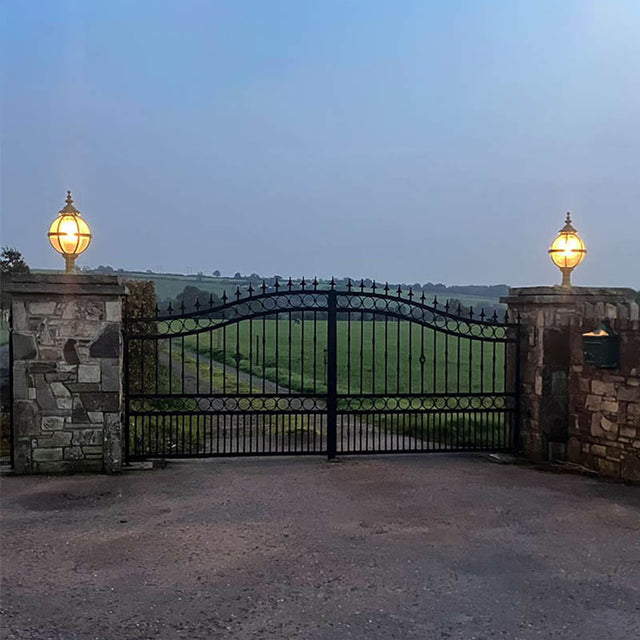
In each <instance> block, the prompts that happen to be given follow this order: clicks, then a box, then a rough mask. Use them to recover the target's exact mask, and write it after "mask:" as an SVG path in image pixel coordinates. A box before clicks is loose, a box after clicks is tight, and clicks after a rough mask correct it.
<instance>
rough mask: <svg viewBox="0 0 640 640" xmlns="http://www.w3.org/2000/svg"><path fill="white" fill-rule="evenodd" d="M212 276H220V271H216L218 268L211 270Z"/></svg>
mask: <svg viewBox="0 0 640 640" xmlns="http://www.w3.org/2000/svg"><path fill="white" fill-rule="evenodd" d="M213 277H214V278H219V277H220V271H218V269H216V270H215V271H214V272H213Z"/></svg>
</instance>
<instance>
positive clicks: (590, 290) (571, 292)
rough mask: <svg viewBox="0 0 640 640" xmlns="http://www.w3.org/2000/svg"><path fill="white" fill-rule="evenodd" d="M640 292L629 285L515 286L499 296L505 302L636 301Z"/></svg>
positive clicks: (571, 302)
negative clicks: (504, 294)
mask: <svg viewBox="0 0 640 640" xmlns="http://www.w3.org/2000/svg"><path fill="white" fill-rule="evenodd" d="M639 300H640V292H638V291H636V290H635V289H631V288H629V287H569V288H567V287H561V286H560V285H555V286H553V287H517V288H512V289H509V295H508V296H504V297H501V298H500V302H503V303H507V304H511V305H513V304H536V305H537V304H553V305H561V304H571V305H573V304H576V303H578V302H591V301H593V302H612V303H616V302H637V301H639Z"/></svg>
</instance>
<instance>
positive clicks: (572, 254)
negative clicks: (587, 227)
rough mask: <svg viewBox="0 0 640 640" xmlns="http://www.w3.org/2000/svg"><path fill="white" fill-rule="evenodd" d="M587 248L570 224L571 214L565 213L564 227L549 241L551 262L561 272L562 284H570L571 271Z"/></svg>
mask: <svg viewBox="0 0 640 640" xmlns="http://www.w3.org/2000/svg"><path fill="white" fill-rule="evenodd" d="M586 253H587V249H586V247H585V245H584V242H583V241H582V238H581V237H580V236H579V235H578V232H577V231H576V230H575V229H574V228H573V225H572V224H571V214H570V213H567V219H566V221H565V225H564V227H562V229H560V231H559V232H558V235H557V236H556V239H555V240H554V241H553V242H552V243H551V248H550V249H549V255H550V256H551V260H552V261H553V264H555V265H556V267H558V269H560V271H561V272H562V286H563V287H570V286H571V272H572V271H573V270H574V269H575V268H576V267H577V266H578V265H579V264H580V263H581V262H582V261H583V260H584V257H585V255H586Z"/></svg>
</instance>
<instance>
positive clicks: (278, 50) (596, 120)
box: [0, 0, 640, 288]
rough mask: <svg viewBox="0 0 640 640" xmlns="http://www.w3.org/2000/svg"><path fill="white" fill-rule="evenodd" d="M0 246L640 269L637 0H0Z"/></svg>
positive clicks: (613, 276)
mask: <svg viewBox="0 0 640 640" xmlns="http://www.w3.org/2000/svg"><path fill="white" fill-rule="evenodd" d="M2 11H3V14H4V15H3V18H2V31H1V33H0V40H1V41H2V45H1V46H2V52H1V53H2V60H3V62H2V65H3V68H2V74H3V75H2V98H1V99H2V167H1V170H2V174H1V175H2V184H1V186H2V191H1V206H2V228H1V231H2V244H3V245H7V244H8V245H14V246H16V247H17V248H18V249H19V250H21V251H22V252H23V254H24V255H25V257H26V259H27V261H28V262H29V263H30V264H31V265H32V266H36V267H48V268H56V267H59V268H62V267H63V262H62V259H61V258H59V257H58V256H57V255H56V254H55V253H54V251H53V249H51V247H50V246H49V244H48V241H47V238H46V231H47V227H48V225H49V223H50V222H51V220H52V219H53V218H54V217H55V215H56V213H57V211H58V210H59V209H60V207H61V206H62V205H63V202H64V197H65V190H66V189H71V190H72V191H73V195H74V198H75V200H76V205H77V206H78V208H79V209H80V210H81V211H82V213H83V214H84V216H85V217H86V219H87V221H88V222H89V224H90V225H91V227H92V229H93V231H94V234H95V237H94V241H93V243H92V245H91V247H90V248H89V250H88V251H87V253H86V254H85V257H83V258H82V259H81V261H80V264H84V265H88V266H97V265H99V264H109V265H112V266H114V267H123V268H131V269H134V268H135V269H154V270H159V269H162V270H165V271H178V272H186V271H190V272H195V271H203V272H205V273H211V272H212V271H213V270H214V269H219V270H221V271H222V272H223V273H234V272H235V271H241V272H242V273H250V272H258V273H260V274H262V275H273V274H275V273H278V274H281V275H284V276H288V275H293V276H300V275H319V276H331V275H335V276H352V277H371V278H376V279H379V280H389V281H403V282H416V281H418V282H428V281H432V282H444V283H447V284H466V283H479V284H484V283H486V284H492V283H507V284H511V285H538V284H555V283H558V282H559V281H560V274H559V272H558V271H557V270H556V269H555V268H554V267H553V265H552V264H551V262H550V260H549V258H548V256H547V254H546V250H547V248H548V245H549V243H550V242H551V240H552V239H553V237H554V235H555V233H556V232H557V230H558V229H559V228H560V227H561V226H562V224H563V221H564V214H565V212H566V211H572V212H573V214H574V221H575V226H576V227H577V229H578V230H579V232H580V233H581V235H582V236H583V238H584V239H585V241H586V243H587V248H588V255H587V258H586V260H585V262H584V263H583V265H581V266H580V267H579V268H578V269H576V271H575V273H574V278H573V280H574V283H575V284H580V285H609V286H634V287H636V288H638V287H640V126H639V125H640V37H639V35H638V34H639V33H640V2H638V0H616V1H611V0H601V1H598V2H594V1H590V0H575V1H571V0H563V2H558V1H557V0H546V1H545V0H535V1H531V0H525V1H518V0H509V1H508V2H505V1H504V0H500V1H494V2H491V1H482V2H479V1H476V0H468V1H462V0H458V1H456V0H447V1H446V2H445V1H442V0H440V1H433V2H429V1H427V0H394V1H391V0H384V1H383V0H362V1H348V0H313V1H312V0H307V1H305V0H290V1H284V0H255V1H252V2H250V1H246V0H228V1H216V0H200V1H198V0H172V1H161V0H144V1H143V0H137V1H135V2H134V1H124V0H121V1H118V0H109V1H106V0H105V1H98V0H93V1H89V0H79V1H68V2H63V1H56V0H46V1H42V0H40V1H29V0H7V1H5V2H4V3H3V8H2Z"/></svg>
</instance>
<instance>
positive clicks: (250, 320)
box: [247, 316, 253, 394]
mask: <svg viewBox="0 0 640 640" xmlns="http://www.w3.org/2000/svg"><path fill="white" fill-rule="evenodd" d="M247 393H249V394H252V393H253V316H250V317H249V389H248V390H247Z"/></svg>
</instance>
